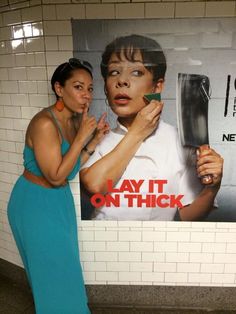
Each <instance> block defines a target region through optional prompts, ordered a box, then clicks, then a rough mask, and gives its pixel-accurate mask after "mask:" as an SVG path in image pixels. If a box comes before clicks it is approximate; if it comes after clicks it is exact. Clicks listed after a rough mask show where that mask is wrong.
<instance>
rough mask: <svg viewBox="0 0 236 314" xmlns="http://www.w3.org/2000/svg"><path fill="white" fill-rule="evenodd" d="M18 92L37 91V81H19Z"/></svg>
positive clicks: (31, 92) (30, 92)
mask: <svg viewBox="0 0 236 314" xmlns="http://www.w3.org/2000/svg"><path fill="white" fill-rule="evenodd" d="M18 84H19V92H20V93H29V94H35V93H37V82H36V81H19V82H18Z"/></svg>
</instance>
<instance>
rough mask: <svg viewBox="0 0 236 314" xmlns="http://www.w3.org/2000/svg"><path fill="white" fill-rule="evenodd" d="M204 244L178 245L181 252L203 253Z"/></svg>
mask: <svg viewBox="0 0 236 314" xmlns="http://www.w3.org/2000/svg"><path fill="white" fill-rule="evenodd" d="M201 250H202V243H178V251H179V252H201Z"/></svg>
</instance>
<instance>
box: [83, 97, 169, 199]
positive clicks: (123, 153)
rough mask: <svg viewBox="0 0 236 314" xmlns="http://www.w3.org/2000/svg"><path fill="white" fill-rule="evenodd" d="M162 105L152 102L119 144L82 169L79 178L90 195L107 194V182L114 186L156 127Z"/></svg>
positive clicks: (141, 112)
mask: <svg viewBox="0 0 236 314" xmlns="http://www.w3.org/2000/svg"><path fill="white" fill-rule="evenodd" d="M162 107H163V104H162V103H160V102H157V101H152V102H151V103H150V104H149V105H147V106H146V107H145V108H143V109H142V110H141V111H140V112H139V113H138V114H137V116H136V117H135V119H134V121H133V123H132V125H131V127H130V128H129V129H128V132H127V133H126V135H125V136H124V137H123V139H122V140H121V141H120V143H119V144H118V145H117V146H116V147H115V148H114V149H113V150H112V151H111V152H110V153H108V154H107V155H105V156H104V157H102V158H101V159H100V160H98V161H97V162H95V163H94V164H93V165H92V166H90V167H89V168H85V169H82V170H81V172H80V178H81V181H82V182H83V185H84V186H85V188H86V189H87V190H88V191H89V192H90V193H103V194H105V193H106V192H107V180H108V179H110V180H112V181H113V183H114V184H115V183H116V182H117V181H118V180H119V178H120V177H121V176H122V174H123V172H124V171H125V168H126V167H127V165H128V164H129V162H130V160H131V159H132V158H133V156H134V154H135V153H136V151H137V150H138V148H139V147H140V145H141V144H142V142H143V140H144V139H145V138H146V137H148V136H149V135H150V134H151V133H152V132H153V131H154V130H155V129H156V127H157V125H158V121H159V118H160V114H161V110H162Z"/></svg>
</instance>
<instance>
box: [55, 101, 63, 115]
mask: <svg viewBox="0 0 236 314" xmlns="http://www.w3.org/2000/svg"><path fill="white" fill-rule="evenodd" d="M55 107H56V109H57V111H59V112H61V111H62V110H63V109H64V107H65V104H64V102H63V100H62V99H58V100H57V102H56V103H55Z"/></svg>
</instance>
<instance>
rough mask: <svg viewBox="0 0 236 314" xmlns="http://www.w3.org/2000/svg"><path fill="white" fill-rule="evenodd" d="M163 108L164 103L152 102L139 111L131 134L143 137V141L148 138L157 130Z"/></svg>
mask: <svg viewBox="0 0 236 314" xmlns="http://www.w3.org/2000/svg"><path fill="white" fill-rule="evenodd" d="M162 108H163V102H159V101H157V100H152V101H151V102H150V103H149V104H148V105H147V106H146V107H144V108H143V109H142V110H140V111H139V113H138V114H137V116H136V117H135V119H134V121H133V123H132V125H131V127H130V129H129V132H133V133H134V134H135V135H138V136H139V137H142V138H141V139H142V140H144V139H145V138H147V137H148V136H149V135H150V134H152V132H153V131H154V130H155V129H156V128H157V126H158V123H159V120H160V116H161V112H162Z"/></svg>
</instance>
